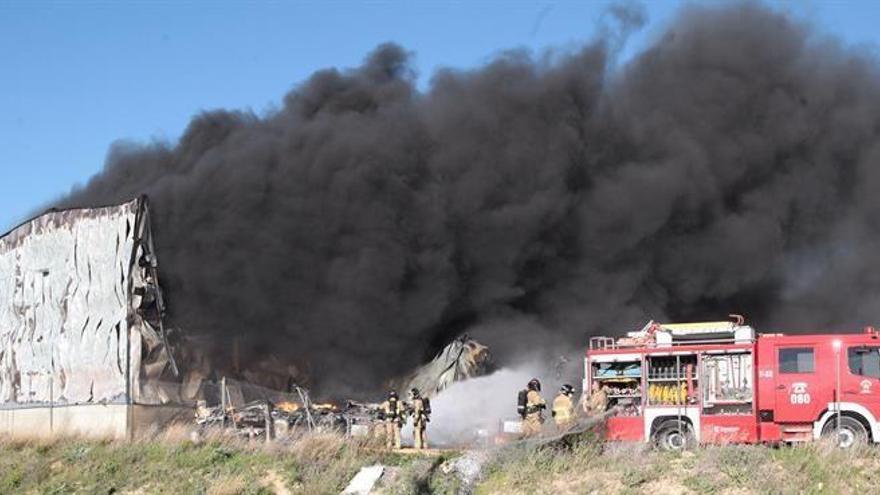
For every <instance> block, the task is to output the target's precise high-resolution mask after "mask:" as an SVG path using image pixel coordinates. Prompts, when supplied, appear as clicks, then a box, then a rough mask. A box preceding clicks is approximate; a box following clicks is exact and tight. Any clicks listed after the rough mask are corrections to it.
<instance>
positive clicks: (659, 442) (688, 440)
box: [654, 421, 695, 451]
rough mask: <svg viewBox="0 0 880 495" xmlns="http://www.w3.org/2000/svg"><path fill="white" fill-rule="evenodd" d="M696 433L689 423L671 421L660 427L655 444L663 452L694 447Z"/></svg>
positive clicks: (656, 433) (655, 433)
mask: <svg viewBox="0 0 880 495" xmlns="http://www.w3.org/2000/svg"><path fill="white" fill-rule="evenodd" d="M694 442H695V439H694V432H693V431H692V430H691V427H690V425H689V424H687V423H684V422H683V423H682V424H681V427H679V424H678V422H676V421H669V422H666V423H663V424H662V425H660V426H659V427H658V428H657V430H656V431H655V432H654V444H655V445H656V446H657V447H659V448H660V449H662V450H666V451H679V450H685V449H689V448H691V447H693V445H694Z"/></svg>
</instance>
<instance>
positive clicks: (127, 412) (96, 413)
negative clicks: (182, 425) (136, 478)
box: [0, 404, 192, 440]
mask: <svg viewBox="0 0 880 495" xmlns="http://www.w3.org/2000/svg"><path fill="white" fill-rule="evenodd" d="M191 418H192V409H190V408H185V407H176V406H142V405H134V406H127V405H125V404H106V405H105V404H84V405H73V406H61V407H53V408H49V407H31V408H20V409H0V435H4V436H9V437H12V438H47V437H59V436H80V437H86V438H111V439H119V440H123V439H126V438H133V437H137V436H139V435H141V434H144V433H149V432H150V431H155V430H157V429H159V428H161V427H162V426H164V425H166V424H168V423H169V422H171V421H173V420H175V419H186V420H191Z"/></svg>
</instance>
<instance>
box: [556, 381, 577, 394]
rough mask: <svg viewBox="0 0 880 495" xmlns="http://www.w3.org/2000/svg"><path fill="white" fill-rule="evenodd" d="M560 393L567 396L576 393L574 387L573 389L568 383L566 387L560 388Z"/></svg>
mask: <svg viewBox="0 0 880 495" xmlns="http://www.w3.org/2000/svg"><path fill="white" fill-rule="evenodd" d="M559 391H560V392H562V393H563V394H565V395H572V394H573V393H574V387H572V386H571V385H569V384H567V383H566V384H565V385H563V386H562V387H560V388H559Z"/></svg>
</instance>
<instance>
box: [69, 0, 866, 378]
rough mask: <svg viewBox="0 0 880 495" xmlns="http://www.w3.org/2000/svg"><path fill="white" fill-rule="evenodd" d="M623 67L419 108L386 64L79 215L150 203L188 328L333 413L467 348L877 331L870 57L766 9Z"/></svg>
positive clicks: (403, 62)
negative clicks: (466, 344) (238, 349)
mask: <svg viewBox="0 0 880 495" xmlns="http://www.w3.org/2000/svg"><path fill="white" fill-rule="evenodd" d="M619 19H621V22H623V23H624V24H627V26H629V25H631V23H632V22H640V21H638V16H635V17H632V16H623V17H619ZM633 19H635V21H633ZM615 43H616V42H614V41H613V40H609V39H608V38H607V37H605V36H603V37H602V38H601V39H599V40H597V41H595V42H592V43H590V44H588V45H586V46H584V47H583V48H582V49H580V50H579V51H577V52H574V53H572V52H567V53H559V52H552V53H548V54H545V55H542V56H539V57H533V56H530V55H529V54H527V53H524V52H509V53H505V54H503V55H500V56H498V57H496V58H495V59H494V60H492V61H491V62H490V63H488V64H487V65H486V66H484V67H481V68H479V69H476V70H468V71H458V70H451V69H449V70H442V71H440V72H438V73H436V74H434V76H433V78H432V80H431V83H430V87H429V89H427V90H426V91H420V90H419V89H417V86H416V84H415V76H414V72H413V69H412V67H411V65H410V54H408V53H407V52H406V51H405V50H404V49H403V48H401V47H399V46H396V45H393V44H388V45H383V46H380V47H378V48H377V49H376V50H375V51H374V52H373V53H372V54H370V55H369V56H368V57H367V59H366V60H365V62H364V64H363V65H362V66H361V67H358V68H355V69H351V70H337V69H328V70H323V71H320V72H317V73H316V74H314V75H313V76H312V77H311V78H309V79H308V80H307V81H305V82H304V83H302V84H301V85H299V86H297V87H296V88H295V89H293V90H292V91H291V92H290V93H289V94H288V95H287V96H286V97H285V99H284V104H283V106H282V107H281V108H280V109H278V110H277V111H274V112H272V113H271V114H268V115H255V114H253V113H249V112H234V111H223V110H220V111H212V112H206V113H203V114H201V115H199V116H197V117H196V118H194V119H193V121H192V122H191V123H190V125H189V128H188V129H187V130H186V132H185V134H184V135H183V137H182V138H181V139H180V142H179V143H175V144H166V143H157V144H151V145H122V144H120V145H116V146H114V147H113V149H112V150H111V152H110V154H109V157H108V160H107V164H106V168H105V170H104V171H103V172H102V173H100V174H99V175H97V176H96V177H94V178H92V179H91V180H90V181H89V182H88V184H87V185H85V186H84V187H82V188H80V189H77V190H75V191H73V192H72V193H71V195H70V196H69V197H67V198H66V199H64V200H62V201H61V203H62V204H61V205H59V206H70V205H92V204H106V203H112V202H117V201H123V200H127V199H129V198H132V197H134V196H136V195H138V194H142V193H145V194H148V195H149V196H150V198H151V200H152V201H151V204H152V206H153V210H154V219H153V221H154V228H155V234H156V236H157V242H158V251H159V260H160V264H161V274H162V277H163V282H164V286H165V289H166V293H167V297H168V300H169V305H170V312H171V313H170V317H171V319H172V320H173V323H174V324H176V325H179V326H181V327H182V328H185V329H186V330H187V331H189V332H192V333H202V334H207V335H210V336H212V337H211V338H212V340H213V341H214V342H215V343H216V346H217V349H219V350H221V351H222V350H224V349H228V344H229V340H228V339H229V337H230V336H233V335H239V336H241V338H242V339H244V340H243V341H242V348H243V351H242V352H243V353H244V357H243V359H259V358H260V357H261V356H265V355H267V354H280V355H282V356H284V357H285V358H289V359H292V360H295V361H297V362H301V363H308V365H309V367H310V368H309V369H310V374H311V375H312V377H313V383H312V385H313V386H315V387H317V388H318V389H320V390H323V391H327V390H337V391H344V392H345V393H352V392H355V393H356V392H357V391H364V392H367V391H373V390H375V389H376V388H377V387H378V385H379V384H380V383H381V382H382V381H383V380H385V379H387V378H389V377H393V376H397V375H400V374H402V373H403V372H404V371H406V370H408V369H410V368H411V367H413V366H414V365H417V364H419V363H420V362H422V361H423V360H424V359H425V358H426V357H427V356H429V355H431V354H432V353H433V352H434V351H436V350H438V349H439V347H440V346H442V345H444V344H445V343H447V342H448V341H449V340H450V339H451V338H453V337H454V336H456V335H458V334H459V333H460V332H463V331H470V332H472V334H474V335H475V336H476V337H479V338H481V339H483V340H484V341H486V343H488V344H489V345H490V346H493V347H494V350H495V351H496V354H497V353H500V354H501V355H500V356H499V358H500V359H501V360H504V359H506V358H511V357H512V356H515V355H517V354H518V353H526V352H531V351H533V350H535V349H536V348H542V347H544V348H546V347H551V346H575V347H578V346H583V345H585V343H586V336H587V335H588V334H591V333H598V332H603V333H617V332H620V331H622V330H630V329H633V328H636V327H638V326H640V325H641V324H642V323H643V322H644V321H645V320H647V319H649V318H654V319H669V320H696V319H703V318H718V317H722V318H723V317H724V316H725V315H727V314H728V313H730V312H738V313H743V314H745V315H747V317H748V318H749V321H750V322H752V323H754V324H755V325H756V326H758V327H759V328H760V329H762V330H765V331H782V330H785V331H798V330H806V329H812V330H826V329H831V328H832V327H834V328H838V327H841V328H842V327H846V328H852V327H854V326H858V325H862V324H866V323H871V322H876V321H877V320H878V313H877V310H878V309H880V307H878V306H880V267H878V259H880V166H878V165H880V74H878V67H880V66H878V62H877V60H876V58H875V57H874V56H873V55H872V54H870V53H867V52H864V51H857V50H855V49H853V48H849V47H846V46H843V45H841V44H840V43H839V42H837V41H835V40H834V39H830V38H827V37H823V36H822V35H821V34H820V33H818V32H817V31H816V30H815V29H813V28H811V27H810V26H808V25H805V24H803V23H801V22H799V21H797V20H794V19H792V18H791V17H789V16H787V15H785V14H782V13H778V12H776V11H773V10H772V9H769V8H767V7H764V6H762V5H760V4H755V3H746V4H736V5H726V6H722V7H713V8H705V7H688V8H686V9H685V10H683V11H682V12H681V13H680V14H679V16H678V17H677V19H676V20H675V21H674V22H673V23H672V24H671V25H670V26H669V27H668V29H667V30H666V32H665V33H664V34H663V35H662V36H660V37H659V38H658V39H656V41H655V42H654V43H653V44H652V45H651V46H650V47H648V48H647V49H646V50H645V51H644V52H643V53H641V54H639V55H637V56H636V57H635V58H633V59H632V60H631V61H630V62H628V63H627V64H625V65H622V66H619V65H617V64H616V63H615V56H614V55H613V54H614V53H615V51H616V50H615V49H614V47H613V46H612V45H615ZM615 67H616V68H615ZM218 352H220V351H218Z"/></svg>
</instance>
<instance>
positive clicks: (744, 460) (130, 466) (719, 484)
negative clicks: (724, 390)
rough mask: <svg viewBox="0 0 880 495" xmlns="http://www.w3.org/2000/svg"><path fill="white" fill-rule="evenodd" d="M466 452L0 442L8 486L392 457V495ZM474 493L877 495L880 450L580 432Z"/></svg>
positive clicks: (328, 471)
mask: <svg viewBox="0 0 880 495" xmlns="http://www.w3.org/2000/svg"><path fill="white" fill-rule="evenodd" d="M457 456H458V453H443V454H440V455H429V456H412V455H403V454H399V453H389V452H384V451H382V450H381V449H377V448H376V446H375V445H374V444H371V443H368V442H366V443H365V442H357V441H351V440H348V439H345V438H342V437H340V436H337V435H327V434H315V435H306V436H303V437H300V438H297V439H296V440H295V441H293V442H289V443H281V442H278V443H275V444H271V445H266V444H263V443H259V442H255V443H248V442H246V441H236V440H230V439H227V438H224V437H220V436H216V435H213V436H212V435H209V436H208V437H207V438H204V439H203V440H201V441H198V442H193V441H192V440H191V439H189V437H188V431H174V430H173V429H172V430H169V431H165V432H162V433H158V434H155V435H152V436H150V437H147V438H142V439H139V440H137V441H135V442H128V443H126V442H110V441H107V442H97V441H86V440H78V439H58V440H34V441H19V442H13V441H8V440H7V441H0V493H43V494H55V493H57V494H61V493H65V494H66V493H89V494H91V493H102V494H109V493H131V494H148V493H203V494H214V495H236V494H263V493H266V494H268V493H295V494H298V493H303V494H324V493H327V494H330V493H332V494H337V493H340V492H341V491H342V489H343V488H344V487H345V486H346V485H347V483H348V482H349V480H350V479H351V477H352V476H354V474H355V473H356V472H357V471H358V470H359V469H360V468H361V467H363V466H367V465H371V464H374V463H381V464H384V465H386V466H388V469H387V471H386V472H387V473H388V474H387V476H386V477H385V478H383V481H382V482H381V485H380V486H379V491H380V493H383V494H388V495H417V494H424V493H435V494H449V495H452V494H457V493H462V492H461V488H462V486H461V481H460V480H458V479H457V477H456V476H455V474H454V473H452V472H451V471H450V469H449V466H450V463H449V462H447V461H450V460H453V459H455V458H456V457H457ZM490 459H491V460H490V461H489V462H488V463H487V464H485V465H484V469H483V474H482V478H481V479H480V481H479V483H478V484H477V485H476V493H477V494H479V495H489V494H531V493H538V494H541V493H553V494H569V493H571V494H582V493H597V494H604V493H620V494H639V493H645V494H652V495H659V494H672V493H675V494H703V493H705V494H709V493H720V494H731V495H732V494H736V495H742V494H752V493H754V494H765V493H773V494H836V493H874V491H875V490H876V487H877V486H880V448H877V447H866V448H863V449H858V450H854V451H840V450H837V449H835V448H833V447H831V446H828V445H824V444H810V445H805V446H798V447H778V448H774V447H765V446H736V445H732V446H725V447H706V448H701V449H697V450H694V451H690V452H685V453H681V454H678V453H664V452H658V451H654V450H651V449H648V448H647V447H645V446H644V445H633V444H603V443H600V442H597V441H595V440H593V439H590V438H583V439H581V440H580V441H577V442H571V443H569V444H567V445H559V444H556V445H545V446H540V447H534V446H525V445H513V446H509V447H506V448H503V449H499V450H497V451H494V452H492V455H491V458H490Z"/></svg>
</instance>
